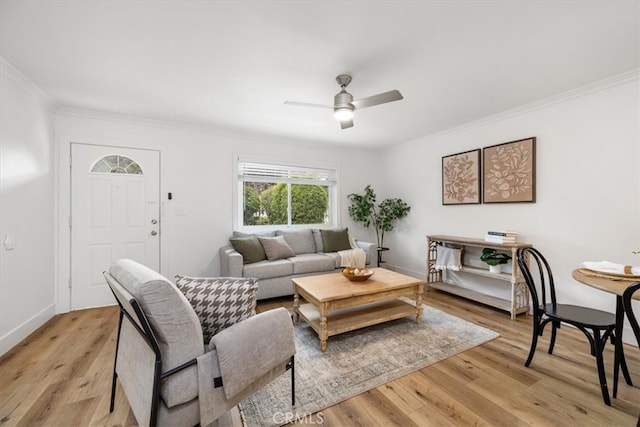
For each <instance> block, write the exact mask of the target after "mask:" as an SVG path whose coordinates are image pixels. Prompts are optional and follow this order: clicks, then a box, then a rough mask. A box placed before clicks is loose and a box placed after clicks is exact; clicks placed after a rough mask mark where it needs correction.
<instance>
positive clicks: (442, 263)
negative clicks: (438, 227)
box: [434, 245, 462, 271]
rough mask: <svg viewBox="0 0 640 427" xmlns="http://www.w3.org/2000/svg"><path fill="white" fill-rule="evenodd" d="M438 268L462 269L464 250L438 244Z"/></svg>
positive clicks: (436, 266) (436, 267)
mask: <svg viewBox="0 0 640 427" xmlns="http://www.w3.org/2000/svg"><path fill="white" fill-rule="evenodd" d="M436 251H437V252H436V265H435V266H434V268H435V269H436V270H453V271H460V269H461V268H462V262H461V254H462V250H460V249H455V248H447V247H446V246H442V245H438V247H437V248H436Z"/></svg>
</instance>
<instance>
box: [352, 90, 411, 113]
mask: <svg viewBox="0 0 640 427" xmlns="http://www.w3.org/2000/svg"><path fill="white" fill-rule="evenodd" d="M401 99H403V96H402V94H401V93H400V92H398V91H397V90H390V91H389V92H384V93H379V94H377V95H373V96H368V97H366V98H362V99H356V100H355V101H353V102H352V104H353V106H354V107H356V109H360V108H367V107H373V106H374V105H379V104H385V103H387V102H393V101H400V100H401Z"/></svg>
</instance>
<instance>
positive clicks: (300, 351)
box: [242, 305, 499, 427]
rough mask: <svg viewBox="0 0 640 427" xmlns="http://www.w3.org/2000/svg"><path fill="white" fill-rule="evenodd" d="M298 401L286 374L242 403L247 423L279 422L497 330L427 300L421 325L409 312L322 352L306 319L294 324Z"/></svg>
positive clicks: (334, 340)
mask: <svg viewBox="0 0 640 427" xmlns="http://www.w3.org/2000/svg"><path fill="white" fill-rule="evenodd" d="M294 329H295V340H296V350H297V352H296V366H295V376H296V405H295V406H293V407H292V406H291V376H290V375H288V373H287V374H284V375H282V376H281V377H279V378H278V379H276V380H275V381H273V382H272V383H270V384H269V385H267V386H266V387H265V388H264V389H262V390H261V391H259V392H258V393H256V394H254V395H253V396H252V397H251V398H249V399H247V400H245V401H244V402H243V403H242V412H243V416H244V421H245V423H246V425H247V426H248V427H254V426H261V427H262V426H278V425H283V424H286V423H287V422H288V421H292V420H293V419H297V420H301V419H304V418H305V416H306V415H309V414H312V413H314V412H318V411H320V410H322V409H324V408H328V407H329V406H332V405H335V404H336V403H339V402H342V401H343V400H346V399H349V398H350V397H353V396H355V395H358V394H360V393H364V392H365V391H367V390H371V389H372V388H375V387H378V386H379V385H382V384H385V383H387V382H389V381H392V380H394V379H396V378H400V377H402V376H404V375H406V374H409V373H411V372H413V371H416V370H418V369H422V368H424V367H425V366H428V365H431V364H433V363H436V362H439V361H441V360H444V359H446V358H448V357H451V356H453V355H455V354H458V353H461V352H463V351H465V350H468V349H470V348H472V347H475V346H477V345H480V344H483V343H485V342H487V341H490V340H492V339H494V338H496V337H498V336H499V334H498V333H496V332H494V331H491V330H489V329H486V328H483V327H481V326H477V325H474V324H473V323H470V322H467V321H465V320H462V319H460V318H458V317H455V316H452V315H450V314H447V313H445V312H443V311H440V310H437V309H435V308H433V307H430V306H428V305H424V311H423V324H422V325H418V324H416V323H415V320H412V318H410V317H407V318H404V319H399V320H394V321H392V322H388V323H384V324H381V325H376V326H371V327H368V328H364V329H359V330H356V331H352V332H348V333H345V334H342V335H336V336H333V337H329V340H328V346H327V351H326V352H325V353H322V352H321V351H320V345H319V341H318V336H317V335H316V333H315V331H314V330H313V329H311V327H309V326H308V325H307V324H306V323H304V322H303V321H300V322H298V323H296V325H295V328H294Z"/></svg>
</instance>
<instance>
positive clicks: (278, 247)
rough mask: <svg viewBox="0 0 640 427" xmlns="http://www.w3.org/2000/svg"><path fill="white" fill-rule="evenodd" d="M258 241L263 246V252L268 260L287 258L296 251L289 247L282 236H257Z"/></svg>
mask: <svg viewBox="0 0 640 427" xmlns="http://www.w3.org/2000/svg"><path fill="white" fill-rule="evenodd" d="M258 239H260V243H261V244H262V247H263V248H264V253H265V254H267V259H268V260H269V261H275V260H278V259H283V258H289V257H292V256H295V255H296V253H295V252H294V251H293V249H291V246H289V244H288V243H287V241H286V240H285V239H284V236H276V237H258Z"/></svg>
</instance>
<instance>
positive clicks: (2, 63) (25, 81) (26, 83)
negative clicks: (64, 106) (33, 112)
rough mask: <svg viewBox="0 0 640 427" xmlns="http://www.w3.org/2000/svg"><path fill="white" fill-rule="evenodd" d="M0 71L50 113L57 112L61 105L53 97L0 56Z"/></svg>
mask: <svg viewBox="0 0 640 427" xmlns="http://www.w3.org/2000/svg"><path fill="white" fill-rule="evenodd" d="M0 70H2V72H4V73H5V75H6V76H7V77H9V78H10V79H11V80H13V82H14V83H16V84H17V85H18V86H20V87H21V88H23V89H24V90H26V91H27V92H29V93H30V94H32V95H33V96H34V97H35V98H37V99H38V101H40V102H42V103H43V104H44V107H45V108H46V109H48V110H50V111H52V112H53V111H55V110H56V109H57V108H59V107H60V105H59V104H58V103H57V102H56V101H55V100H54V99H53V98H52V97H51V96H49V94H48V93H46V92H45V91H43V90H42V89H40V88H39V87H38V86H37V85H36V84H35V83H33V82H32V81H31V80H29V78H28V77H27V76H25V75H24V74H22V73H21V72H20V71H18V69H17V68H16V67H14V66H13V65H11V63H9V62H8V61H7V60H6V59H4V58H3V57H1V56H0Z"/></svg>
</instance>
